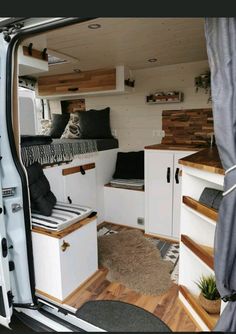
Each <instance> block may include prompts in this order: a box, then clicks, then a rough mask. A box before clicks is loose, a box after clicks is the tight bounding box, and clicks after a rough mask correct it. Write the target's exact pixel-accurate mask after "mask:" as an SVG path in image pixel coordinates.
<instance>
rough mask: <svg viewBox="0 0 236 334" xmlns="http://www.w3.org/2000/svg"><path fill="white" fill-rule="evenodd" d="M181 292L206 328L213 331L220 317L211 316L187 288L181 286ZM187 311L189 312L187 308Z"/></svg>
mask: <svg viewBox="0 0 236 334" xmlns="http://www.w3.org/2000/svg"><path fill="white" fill-rule="evenodd" d="M179 291H180V293H181V294H182V295H183V297H184V298H185V299H186V301H187V302H188V303H189V304H190V305H191V306H192V308H193V309H194V311H195V312H196V313H197V314H198V316H199V317H200V318H201V319H202V321H203V322H204V323H205V324H206V326H207V327H208V328H209V329H210V330H213V329H214V327H215V325H216V322H217V321H218V319H219V315H210V314H209V313H207V312H206V311H205V310H204V309H203V308H202V306H201V305H200V304H199V302H198V300H197V297H196V296H194V295H193V294H191V293H190V291H189V290H188V289H187V288H186V287H185V286H183V285H180V286H179ZM185 309H186V310H187V308H185ZM187 311H188V310H187ZM188 313H189V311H188Z"/></svg>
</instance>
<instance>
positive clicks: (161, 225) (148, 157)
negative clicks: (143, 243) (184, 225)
mask: <svg viewBox="0 0 236 334" xmlns="http://www.w3.org/2000/svg"><path fill="white" fill-rule="evenodd" d="M192 153H193V152H190V151H182V152H181V151H179V152H177V151H171V150H169V151H168V150H153V149H152V150H151V149H150V150H145V232H146V233H147V234H156V235H161V236H164V237H170V238H175V239H178V238H179V226H180V207H181V184H182V181H181V179H182V177H181V169H182V168H181V166H180V165H179V163H178V160H179V159H180V158H182V157H184V156H187V155H189V154H192Z"/></svg>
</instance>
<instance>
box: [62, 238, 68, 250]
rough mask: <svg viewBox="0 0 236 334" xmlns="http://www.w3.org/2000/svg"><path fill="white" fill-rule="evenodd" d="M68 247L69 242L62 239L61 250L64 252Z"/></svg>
mask: <svg viewBox="0 0 236 334" xmlns="http://www.w3.org/2000/svg"><path fill="white" fill-rule="evenodd" d="M68 247H70V244H69V242H66V241H65V240H63V244H62V245H61V250H62V251H63V252H65V251H66V250H67V248H68Z"/></svg>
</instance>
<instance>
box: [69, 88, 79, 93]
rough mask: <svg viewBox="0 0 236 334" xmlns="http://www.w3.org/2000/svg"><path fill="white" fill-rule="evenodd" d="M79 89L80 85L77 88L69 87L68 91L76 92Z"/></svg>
mask: <svg viewBox="0 0 236 334" xmlns="http://www.w3.org/2000/svg"><path fill="white" fill-rule="evenodd" d="M77 90H79V88H78V87H75V88H68V91H69V92H76V91H77Z"/></svg>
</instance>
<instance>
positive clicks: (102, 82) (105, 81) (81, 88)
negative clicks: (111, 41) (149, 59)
mask: <svg viewBox="0 0 236 334" xmlns="http://www.w3.org/2000/svg"><path fill="white" fill-rule="evenodd" d="M128 77H129V71H127V70H126V69H125V68H124V66H122V65H121V66H117V67H116V68H112V69H98V70H91V71H82V72H79V73H65V74H58V75H48V76H42V77H39V78H38V85H37V91H36V93H37V95H38V96H40V97H47V98H49V97H53V98H55V97H57V96H58V97H60V98H63V96H65V97H68V96H83V95H100V94H109V93H122V92H123V93H124V92H125V91H126V90H127V89H129V90H130V88H131V87H127V86H126V85H125V79H126V78H128Z"/></svg>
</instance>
